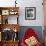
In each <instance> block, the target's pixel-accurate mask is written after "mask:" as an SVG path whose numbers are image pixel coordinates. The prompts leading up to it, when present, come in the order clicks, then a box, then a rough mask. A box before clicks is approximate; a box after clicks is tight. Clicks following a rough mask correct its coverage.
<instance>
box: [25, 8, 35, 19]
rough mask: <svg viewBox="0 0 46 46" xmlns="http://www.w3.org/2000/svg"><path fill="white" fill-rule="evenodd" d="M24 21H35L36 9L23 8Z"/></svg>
mask: <svg viewBox="0 0 46 46" xmlns="http://www.w3.org/2000/svg"><path fill="white" fill-rule="evenodd" d="M25 19H26V20H35V19H36V8H35V7H26V8H25Z"/></svg>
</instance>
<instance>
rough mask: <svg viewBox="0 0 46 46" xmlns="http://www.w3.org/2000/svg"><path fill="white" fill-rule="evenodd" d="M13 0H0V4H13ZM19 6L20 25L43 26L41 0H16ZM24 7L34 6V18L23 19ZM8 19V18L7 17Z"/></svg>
mask: <svg viewBox="0 0 46 46" xmlns="http://www.w3.org/2000/svg"><path fill="white" fill-rule="evenodd" d="M14 1H15V0H9V1H8V0H0V6H2V7H4V6H5V7H7V6H8V7H9V6H15V3H14ZM17 2H18V5H17V6H19V8H20V9H19V15H20V16H19V24H20V26H43V6H42V0H35V1H34V0H33V1H32V0H21V1H20V0H17ZM25 7H36V20H25ZM9 20H10V19H9Z"/></svg>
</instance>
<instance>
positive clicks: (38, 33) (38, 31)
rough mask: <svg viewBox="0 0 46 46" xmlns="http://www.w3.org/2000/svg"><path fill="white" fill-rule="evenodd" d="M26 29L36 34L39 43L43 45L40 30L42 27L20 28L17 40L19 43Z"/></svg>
mask: <svg viewBox="0 0 46 46" xmlns="http://www.w3.org/2000/svg"><path fill="white" fill-rule="evenodd" d="M28 28H32V29H33V30H34V31H35V32H36V34H37V37H38V39H39V41H40V42H41V43H43V33H42V32H43V30H42V26H21V27H20V32H19V39H20V41H21V40H22V38H23V35H24V33H25V31H26V30H27V29H28Z"/></svg>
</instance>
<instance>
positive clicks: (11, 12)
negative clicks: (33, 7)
mask: <svg viewBox="0 0 46 46" xmlns="http://www.w3.org/2000/svg"><path fill="white" fill-rule="evenodd" d="M17 13H18V12H17V11H15V10H10V12H9V14H10V15H17Z"/></svg>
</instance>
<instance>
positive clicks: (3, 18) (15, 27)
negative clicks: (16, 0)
mask: <svg viewBox="0 0 46 46" xmlns="http://www.w3.org/2000/svg"><path fill="white" fill-rule="evenodd" d="M9 17H11V18H9ZM18 18H19V7H0V32H1V34H0V35H1V38H0V39H1V41H0V46H18V42H19V39H17V40H16V37H18V36H17V35H18V31H19V23H18ZM13 22H14V23H13ZM11 32H12V34H11ZM5 33H6V34H5ZM4 34H5V35H7V36H5V35H4ZM3 35H4V36H3ZM2 36H3V37H2ZM10 37H11V39H9V38H10ZM5 39H6V40H5ZM7 39H8V40H7Z"/></svg>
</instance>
